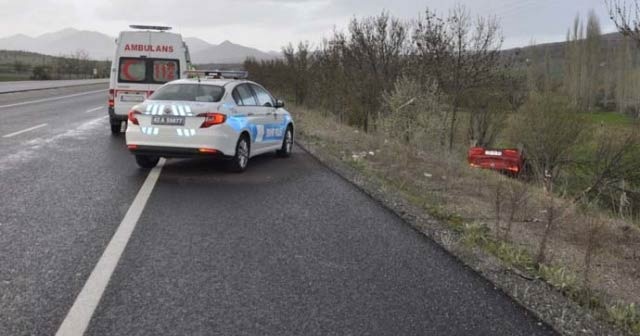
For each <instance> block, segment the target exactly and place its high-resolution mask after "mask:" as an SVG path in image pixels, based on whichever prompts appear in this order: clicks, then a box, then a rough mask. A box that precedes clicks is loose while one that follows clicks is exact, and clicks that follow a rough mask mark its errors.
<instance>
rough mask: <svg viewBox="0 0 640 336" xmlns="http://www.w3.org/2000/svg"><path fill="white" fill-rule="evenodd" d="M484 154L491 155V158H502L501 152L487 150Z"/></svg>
mask: <svg viewBox="0 0 640 336" xmlns="http://www.w3.org/2000/svg"><path fill="white" fill-rule="evenodd" d="M484 154H485V155H491V156H502V152H501V151H496V150H488V151H485V152H484Z"/></svg>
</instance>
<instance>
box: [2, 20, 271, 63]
mask: <svg viewBox="0 0 640 336" xmlns="http://www.w3.org/2000/svg"><path fill="white" fill-rule="evenodd" d="M184 40H185V42H186V43H187V46H189V51H190V53H191V59H192V61H193V63H194V64H204V63H224V64H230V63H231V64H233V63H242V62H244V60H245V59H246V58H248V57H252V58H255V59H257V60H269V59H274V58H278V57H280V53H278V52H264V51H261V50H258V49H255V48H250V47H245V46H242V45H239V44H235V43H232V42H230V41H224V42H222V43H220V44H212V43H209V42H207V41H205V40H202V39H199V38H196V37H187V38H184ZM114 41H115V38H114V37H111V36H108V35H106V34H103V33H100V32H95V31H87V30H77V29H74V28H66V29H63V30H60V31H57V32H52V33H46V34H43V35H40V36H37V37H31V36H27V35H24V34H16V35H12V36H9V37H4V38H0V50H2V49H5V50H22V51H30V52H37V53H40V54H45V55H52V56H61V55H72V54H75V53H76V52H78V51H79V50H83V51H86V52H87V53H88V55H89V58H90V59H95V60H105V59H111V58H113V52H114V48H115V43H114Z"/></svg>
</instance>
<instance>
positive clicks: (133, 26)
mask: <svg viewBox="0 0 640 336" xmlns="http://www.w3.org/2000/svg"><path fill="white" fill-rule="evenodd" d="M129 28H131V29H144V30H159V31H167V30H171V29H173V28H172V27H167V26H145V25H129Z"/></svg>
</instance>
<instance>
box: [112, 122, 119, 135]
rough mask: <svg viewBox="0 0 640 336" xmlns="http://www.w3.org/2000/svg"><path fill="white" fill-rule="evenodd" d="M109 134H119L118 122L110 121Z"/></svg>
mask: <svg viewBox="0 0 640 336" xmlns="http://www.w3.org/2000/svg"><path fill="white" fill-rule="evenodd" d="M111 134H113V135H118V134H120V123H117V124H114V123H113V122H112V123H111Z"/></svg>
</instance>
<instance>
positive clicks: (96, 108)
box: [84, 106, 104, 113]
mask: <svg viewBox="0 0 640 336" xmlns="http://www.w3.org/2000/svg"><path fill="white" fill-rule="evenodd" d="M102 108H104V106H98V107H94V108H92V109H88V110H86V111H84V113H91V112H95V111H97V110H99V109H102Z"/></svg>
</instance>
